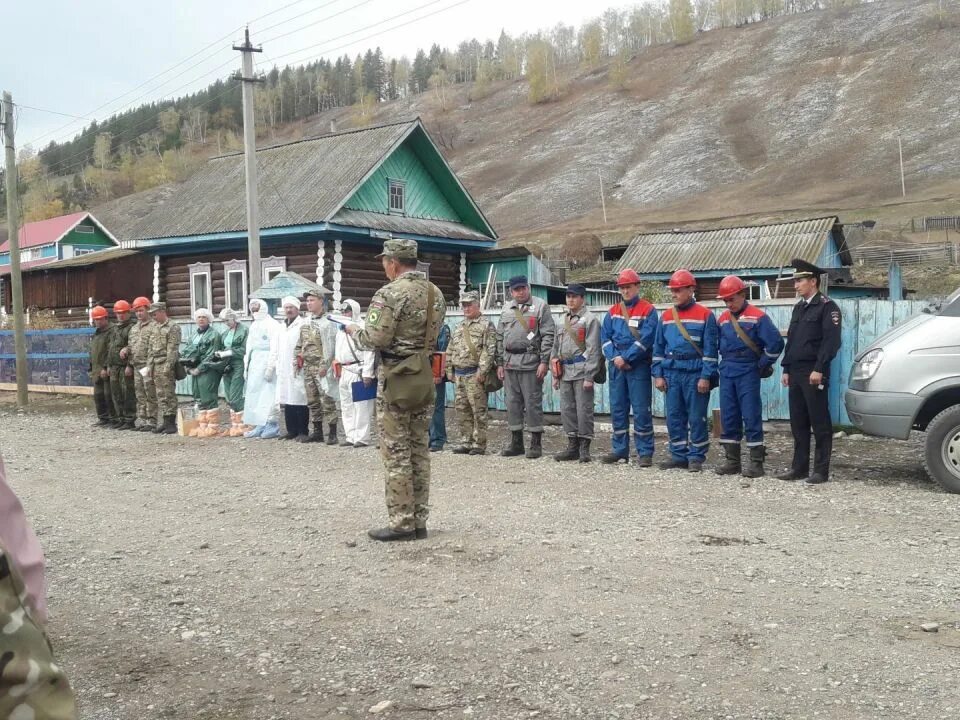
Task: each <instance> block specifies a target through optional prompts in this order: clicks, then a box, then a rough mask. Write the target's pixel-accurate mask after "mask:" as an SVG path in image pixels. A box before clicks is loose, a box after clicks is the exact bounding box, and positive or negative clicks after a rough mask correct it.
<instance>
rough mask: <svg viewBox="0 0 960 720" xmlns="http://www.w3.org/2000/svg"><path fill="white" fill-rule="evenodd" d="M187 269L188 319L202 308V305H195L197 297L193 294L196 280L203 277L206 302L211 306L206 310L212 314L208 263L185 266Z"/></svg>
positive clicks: (211, 293) (211, 277)
mask: <svg viewBox="0 0 960 720" xmlns="http://www.w3.org/2000/svg"><path fill="white" fill-rule="evenodd" d="M187 269H188V270H189V271H190V317H193V314H194V313H195V312H196V311H197V310H199V309H200V308H202V307H203V305H198V304H197V297H196V293H195V292H194V289H195V288H196V278H197V277H200V276H203V275H206V277H207V280H206V286H207V300H208V301H209V303H210V305H211V307H208V308H207V310H209V311H210V312H213V307H212V305H213V273H212V272H211V271H210V263H199V262H198V263H193V264H192V265H187Z"/></svg>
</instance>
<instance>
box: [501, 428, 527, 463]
mask: <svg viewBox="0 0 960 720" xmlns="http://www.w3.org/2000/svg"><path fill="white" fill-rule="evenodd" d="M518 455H523V430H511V431H510V444H509V445H508V446H507V447H505V448H504V449H503V450H501V451H500V456H501V457H516V456H518Z"/></svg>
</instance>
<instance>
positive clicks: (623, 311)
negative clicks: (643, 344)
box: [620, 302, 640, 340]
mask: <svg viewBox="0 0 960 720" xmlns="http://www.w3.org/2000/svg"><path fill="white" fill-rule="evenodd" d="M620 314H621V315H622V316H623V321H624V322H625V323H626V324H627V330H629V331H630V334H631V335H633V339H634V340H639V339H640V331H639V330H637V329H636V328H635V327H633V325H631V324H630V311H629V310H627V304H626V303H624V302H622V303H620Z"/></svg>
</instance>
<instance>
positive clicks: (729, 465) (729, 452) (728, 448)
mask: <svg viewBox="0 0 960 720" xmlns="http://www.w3.org/2000/svg"><path fill="white" fill-rule="evenodd" d="M721 447H722V448H723V452H724V454H725V455H726V460H725V461H724V463H723V465H720V466H719V467H718V468H717V470H716V473H717V475H736V474H737V473H739V472H740V450H741V448H740V443H737V444H733V443H721ZM744 475H746V473H744ZM747 477H756V476H751V475H747Z"/></svg>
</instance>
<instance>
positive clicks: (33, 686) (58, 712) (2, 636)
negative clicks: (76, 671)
mask: <svg viewBox="0 0 960 720" xmlns="http://www.w3.org/2000/svg"><path fill="white" fill-rule="evenodd" d="M25 596H26V590H25V588H24V584H23V580H22V578H21V577H20V574H19V573H18V572H17V569H16V568H15V567H14V565H13V561H12V560H11V559H10V556H9V555H8V554H7V551H6V550H5V549H4V548H3V546H0V659H2V660H0V718H36V719H37V720H41V719H42V720H75V718H76V716H77V714H76V713H77V711H76V707H75V705H74V700H73V692H72V691H71V689H70V683H69V682H68V681H67V678H66V675H64V674H63V670H61V669H60V668H59V667H58V666H57V665H56V663H55V662H54V659H53V652H52V650H51V649H50V643H49V641H48V640H47V636H46V635H45V634H44V632H43V629H42V628H41V627H40V625H39V624H38V623H37V622H36V620H35V619H34V617H33V615H32V614H31V613H30V610H29V609H28V608H27V607H26V606H25V605H24V604H23V600H22V598H23V597H25Z"/></svg>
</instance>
